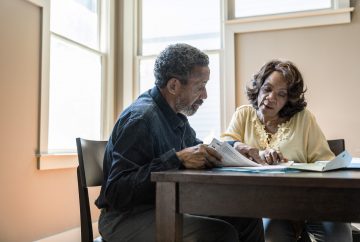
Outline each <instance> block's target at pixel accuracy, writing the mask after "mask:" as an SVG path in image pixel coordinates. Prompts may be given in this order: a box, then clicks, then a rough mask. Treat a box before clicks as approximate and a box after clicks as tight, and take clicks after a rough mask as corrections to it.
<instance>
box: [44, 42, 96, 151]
mask: <svg viewBox="0 0 360 242" xmlns="http://www.w3.org/2000/svg"><path fill="white" fill-rule="evenodd" d="M50 54H51V55H50V92H49V131H48V149H49V150H51V151H59V150H74V149H75V138H76V137H82V138H86V139H95V140H98V139H100V130H101V129H100V123H101V122H100V118H101V117H100V114H101V57H100V56H99V55H98V54H96V53H93V52H90V51H88V50H85V49H83V48H78V47H77V46H74V45H71V44H69V43H67V42H66V41H62V40H60V39H58V38H56V37H52V38H51V53H50Z"/></svg>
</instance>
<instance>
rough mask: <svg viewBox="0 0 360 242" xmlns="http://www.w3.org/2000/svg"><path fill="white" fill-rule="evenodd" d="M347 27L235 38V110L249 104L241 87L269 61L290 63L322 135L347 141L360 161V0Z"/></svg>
mask: <svg viewBox="0 0 360 242" xmlns="http://www.w3.org/2000/svg"><path fill="white" fill-rule="evenodd" d="M355 2H356V6H355V12H353V14H352V21H351V23H350V24H343V25H332V26H325V27H313V28H300V29H290V30H278V31H265V32H256V33H246V34H238V35H237V36H236V54H237V57H236V71H237V73H236V80H237V83H236V85H237V87H236V88H237V90H236V93H237V97H236V101H237V106H239V105H241V104H245V103H248V102H247V99H246V96H245V95H244V85H245V84H246V82H247V81H248V80H250V78H251V76H252V74H253V73H255V72H256V71H257V70H258V69H259V68H260V67H261V66H262V64H264V63H265V62H266V61H268V60H270V59H272V58H281V59H288V60H291V61H293V62H294V63H295V64H296V65H297V66H298V67H299V69H300V71H301V72H302V74H303V76H304V79H305V83H306V85H307V88H308V91H307V92H306V95H305V97H306V98H307V101H308V108H309V110H311V111H312V112H313V113H314V114H315V116H316V117H317V120H318V122H319V124H320V126H321V127H322V129H323V131H324V133H325V135H326V137H327V138H328V139H332V138H345V142H346V147H347V150H348V151H350V153H351V154H352V155H353V156H357V157H360V143H359V141H358V138H357V137H358V136H359V135H360V126H359V124H360V109H359V104H360V101H359V92H360V75H359V71H360V59H359V57H360V1H352V4H353V6H354V4H355Z"/></svg>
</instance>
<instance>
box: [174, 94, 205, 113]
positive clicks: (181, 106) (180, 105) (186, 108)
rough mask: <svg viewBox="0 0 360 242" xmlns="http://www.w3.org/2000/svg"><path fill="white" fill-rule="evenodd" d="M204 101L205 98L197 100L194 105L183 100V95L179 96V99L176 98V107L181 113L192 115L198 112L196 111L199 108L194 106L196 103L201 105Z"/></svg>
mask: <svg viewBox="0 0 360 242" xmlns="http://www.w3.org/2000/svg"><path fill="white" fill-rule="evenodd" d="M203 102H204V101H203V100H201V99H200V100H197V101H196V102H194V103H193V104H192V105H186V104H185V103H184V102H183V99H182V97H181V96H180V97H178V99H177V100H176V103H175V108H176V110H178V112H179V113H182V114H184V115H185V116H191V115H193V114H194V113H196V111H197V110H198V108H196V107H195V106H193V105H194V104H197V105H199V106H200V105H201V104H202V103H203Z"/></svg>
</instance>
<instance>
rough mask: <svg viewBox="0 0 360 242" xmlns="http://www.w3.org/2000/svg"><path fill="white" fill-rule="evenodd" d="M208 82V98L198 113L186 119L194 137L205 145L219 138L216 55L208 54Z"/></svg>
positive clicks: (217, 58) (218, 86) (217, 60)
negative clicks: (194, 133) (193, 130)
mask: <svg viewBox="0 0 360 242" xmlns="http://www.w3.org/2000/svg"><path fill="white" fill-rule="evenodd" d="M209 59H210V65H209V67H210V80H209V82H208V84H207V85H206V90H207V94H208V97H207V99H206V100H204V103H203V104H202V105H201V106H200V108H199V109H198V111H197V112H196V113H195V114H194V115H193V116H190V117H188V118H189V122H190V124H191V127H193V129H195V131H196V136H197V137H198V138H199V139H201V140H203V141H204V142H205V143H210V142H211V140H212V138H213V137H219V136H220V63H219V55H218V54H210V55H209Z"/></svg>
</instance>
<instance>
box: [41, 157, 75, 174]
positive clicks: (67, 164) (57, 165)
mask: <svg viewBox="0 0 360 242" xmlns="http://www.w3.org/2000/svg"><path fill="white" fill-rule="evenodd" d="M37 157H38V159H37V167H38V169H39V170H53V169H66V168H76V167H77V166H78V158H77V154H76V153H64V154H40V155H37Z"/></svg>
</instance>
